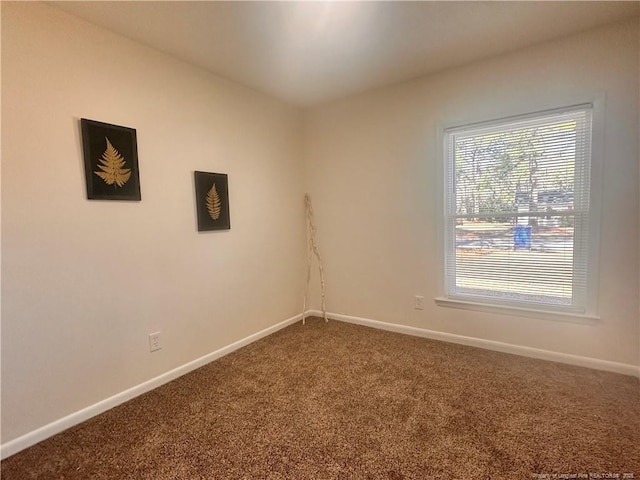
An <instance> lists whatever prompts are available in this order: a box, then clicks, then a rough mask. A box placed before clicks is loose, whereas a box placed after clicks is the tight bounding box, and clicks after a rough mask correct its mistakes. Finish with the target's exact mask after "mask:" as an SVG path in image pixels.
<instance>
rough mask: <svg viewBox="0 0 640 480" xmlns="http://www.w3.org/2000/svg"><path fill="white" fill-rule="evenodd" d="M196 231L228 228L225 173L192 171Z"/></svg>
mask: <svg viewBox="0 0 640 480" xmlns="http://www.w3.org/2000/svg"><path fill="white" fill-rule="evenodd" d="M193 173H194V182H195V186H196V212H197V216H198V231H199V232H202V231H207V230H229V229H230V228H231V222H230V219H229V181H228V178H227V175H226V174H225V173H209V172H193Z"/></svg>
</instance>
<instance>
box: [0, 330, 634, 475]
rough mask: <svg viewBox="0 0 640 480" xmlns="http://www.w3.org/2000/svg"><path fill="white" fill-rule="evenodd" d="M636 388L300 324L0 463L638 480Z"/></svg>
mask: <svg viewBox="0 0 640 480" xmlns="http://www.w3.org/2000/svg"><path fill="white" fill-rule="evenodd" d="M639 394H640V387H639V384H638V380H637V379H635V378H633V377H628V376H624V375H617V374H613V373H607V372H600V371H595V370H589V369H585V368H580V367H573V366H569V365H562V364H557V363H552V362H545V361H541V360H533V359H528V358H524V357H518V356H512V355H507V354H502V353H497V352H491V351H486V350H481V349H476V348H472V347H465V346H460V345H453V344H447V343H442V342H436V341H432V340H426V339H421V338H415V337H409V336H404V335H400V334H395V333H389V332H384V331H380V330H374V329H370V328H366V327H360V326H356V325H350V324H346V323H341V322H337V321H331V322H329V323H328V324H325V323H324V322H323V321H321V320H319V319H313V320H311V321H310V322H308V323H307V325H306V326H302V325H301V324H300V323H298V324H296V325H293V326H291V327H288V328H286V329H284V330H281V331H279V332H277V333H275V334H273V335H271V336H270V337H267V338H265V339H262V340H260V341H258V342H256V343H254V344H252V345H249V346H247V347H245V348H243V349H241V350H238V351H237V352H235V353H232V354H230V355H228V356H226V357H224V358H222V359H220V360H217V361H215V362H213V363H211V364H209V365H207V366H205V367H203V368H200V369H199V370H196V371H194V372H192V373H190V374H188V375H186V376H184V377H181V378H180V379H178V380H175V381H173V382H171V383H169V384H167V385H165V386H163V387H160V388H158V389H156V390H154V391H152V392H149V393H147V394H145V395H143V396H141V397H138V398H136V399H134V400H132V401H130V402H128V403H126V404H123V405H121V406H119V407H116V408H114V409H112V410H110V411H108V412H106V413H104V414H102V415H100V416H98V417H95V418H93V419H91V420H89V421H87V422H85V423H84V424H82V425H79V426H77V427H74V428H72V429H70V430H68V431H66V432H63V433H61V434H59V435H57V436H55V437H53V438H51V439H49V440H46V441H44V442H42V443H40V444H38V445H36V446H34V447H31V448H29V449H27V450H25V451H23V452H20V453H18V454H16V455H14V456H12V457H10V458H8V459H6V460H5V461H3V462H2V464H1V467H2V470H1V472H2V479H3V480H14V479H16V480H17V479H20V480H23V479H32V478H37V479H56V480H58V479H153V480H163V479H207V480H210V479H310V480H311V479H313V480H315V479H368V480H379V479H380V480H381V479H389V480H399V479H531V478H553V474H556V478H598V477H596V476H594V474H598V475H602V477H600V478H606V477H605V475H607V474H609V475H616V474H617V475H619V477H611V476H609V477H607V478H624V477H623V475H624V474H625V473H627V474H633V477H631V476H627V478H636V479H639V478H640V452H639V450H638V448H639V445H640V407H639V402H638V401H639V398H640V397H639ZM546 474H548V475H549V476H548V477H545V475H546ZM588 475H591V477H588Z"/></svg>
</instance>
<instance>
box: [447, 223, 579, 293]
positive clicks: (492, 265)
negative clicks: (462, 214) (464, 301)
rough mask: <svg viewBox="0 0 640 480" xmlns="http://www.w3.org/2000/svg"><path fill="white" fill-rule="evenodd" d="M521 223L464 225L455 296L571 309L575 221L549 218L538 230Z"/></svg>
mask: <svg viewBox="0 0 640 480" xmlns="http://www.w3.org/2000/svg"><path fill="white" fill-rule="evenodd" d="M517 220H518V218H511V219H504V221H502V222H483V221H476V220H466V219H465V220H461V221H460V222H459V224H458V225H457V226H456V236H455V238H456V251H455V265H456V277H455V279H456V283H455V293H457V294H463V295H465V294H466V295H473V296H479V297H489V298H490V297H495V298H497V299H505V300H509V299H511V300H514V301H524V302H543V303H549V304H554V305H571V304H572V297H573V262H574V258H573V226H572V224H573V222H574V218H573V217H572V216H548V217H543V218H540V219H539V221H538V223H539V225H537V226H530V225H518V224H517V223H516V222H517ZM540 224H542V225H540Z"/></svg>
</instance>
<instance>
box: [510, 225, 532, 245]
mask: <svg viewBox="0 0 640 480" xmlns="http://www.w3.org/2000/svg"><path fill="white" fill-rule="evenodd" d="M513 248H531V225H516V226H515V228H514V229H513Z"/></svg>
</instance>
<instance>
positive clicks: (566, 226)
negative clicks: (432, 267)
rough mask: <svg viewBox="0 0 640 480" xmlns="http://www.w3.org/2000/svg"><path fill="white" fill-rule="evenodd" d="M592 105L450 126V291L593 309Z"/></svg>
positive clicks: (505, 302)
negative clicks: (590, 305) (589, 287)
mask: <svg viewBox="0 0 640 480" xmlns="http://www.w3.org/2000/svg"><path fill="white" fill-rule="evenodd" d="M591 117H592V106H591V105H580V106H576V107H571V108H566V109H561V110H553V111H546V112H541V113H536V114H532V115H526V116H521V117H513V118H507V119H501V120H497V121H492V122H484V123H478V124H472V125H466V126H461V127H455V128H450V129H447V130H445V135H444V137H445V138H444V140H445V146H444V151H445V179H446V182H445V205H444V210H445V212H444V222H445V228H444V242H445V249H444V250H445V256H444V257H445V258H444V270H445V271H444V275H445V279H444V290H445V292H444V293H445V295H446V297H447V299H449V300H454V301H455V300H459V301H464V302H474V303H480V304H485V305H486V304H489V305H499V306H500V305H501V306H510V307H519V308H526V309H536V310H548V311H554V312H561V313H563V312H564V313H578V314H580V313H585V312H586V310H587V266H588V265H587V264H588V250H587V249H588V242H589V233H588V232H589V221H590V202H589V197H590V169H591Z"/></svg>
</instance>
